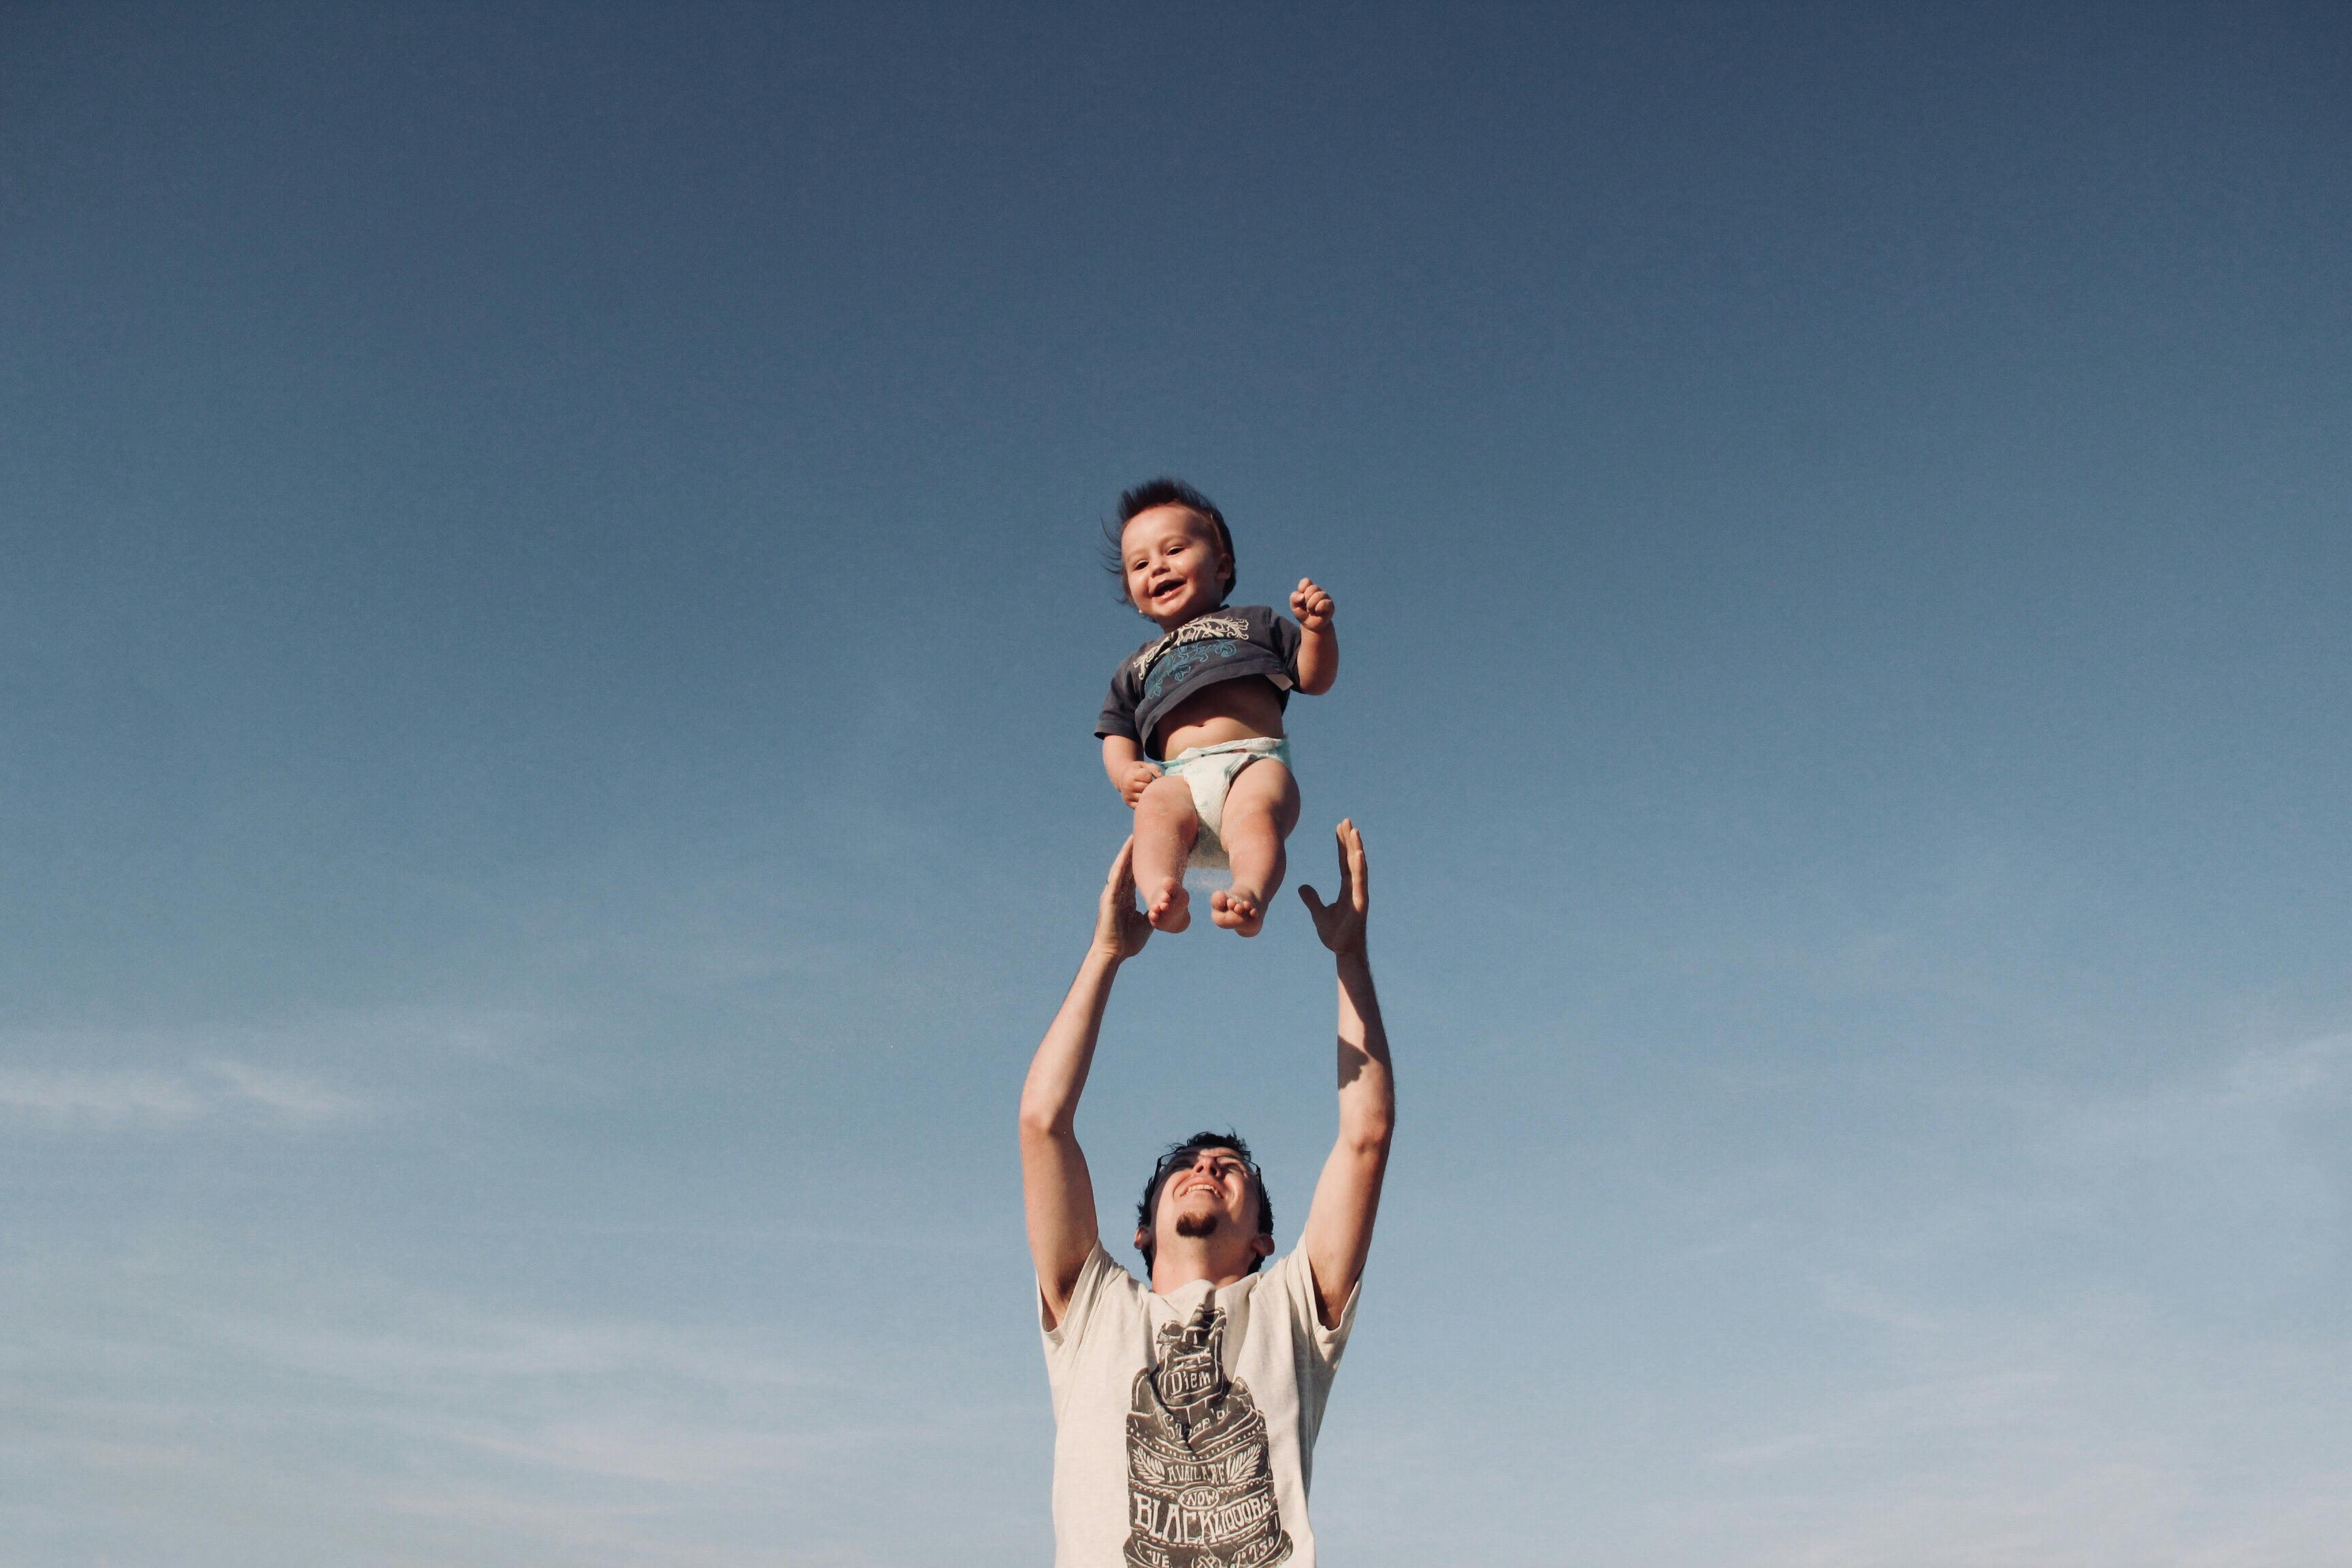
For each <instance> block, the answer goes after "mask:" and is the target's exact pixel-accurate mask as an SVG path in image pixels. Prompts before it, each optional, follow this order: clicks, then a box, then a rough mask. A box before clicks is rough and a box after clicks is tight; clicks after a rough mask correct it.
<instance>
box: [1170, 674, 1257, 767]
mask: <svg viewBox="0 0 2352 1568" xmlns="http://www.w3.org/2000/svg"><path fill="white" fill-rule="evenodd" d="M1155 733H1156V734H1157V735H1158V736H1159V740H1160V755H1161V756H1162V757H1172V756H1174V755H1175V754H1176V753H1177V752H1183V751H1190V750H1191V749H1192V747H1194V746H1222V745H1223V744H1224V743H1225V742H1228V741H1248V740H1255V739H1256V738H1258V737H1260V736H1264V737H1266V738H1268V739H1279V738H1280V737H1281V735H1282V693H1280V692H1279V691H1276V689H1274V682H1272V681H1270V680H1268V679H1265V677H1264V676H1262V675H1244V676H1241V677H1239V678H1238V679H1233V680H1220V681H1218V682H1217V683H1216V684H1215V685H1213V686H1204V687H1202V689H1200V690H1198V691H1195V692H1194V693H1192V696H1190V697H1187V698H1186V699H1184V700H1183V701H1181V702H1179V703H1178V704H1176V706H1175V707H1173V708H1171V709H1170V710H1168V711H1167V712H1166V713H1164V714H1162V715H1160V725H1159V728H1158V730H1157V731H1155Z"/></svg>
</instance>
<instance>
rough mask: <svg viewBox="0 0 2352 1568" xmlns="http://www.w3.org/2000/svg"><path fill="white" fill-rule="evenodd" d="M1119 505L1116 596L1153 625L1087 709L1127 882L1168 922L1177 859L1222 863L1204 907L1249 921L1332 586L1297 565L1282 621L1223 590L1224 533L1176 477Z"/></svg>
mask: <svg viewBox="0 0 2352 1568" xmlns="http://www.w3.org/2000/svg"><path fill="white" fill-rule="evenodd" d="M1118 516H1119V539H1118V544H1119V556H1118V564H1119V575H1120V580H1121V581H1122V582H1123V583H1124V584H1125V585H1126V590H1127V599H1128V603H1129V604H1131V605H1134V606H1135V607H1136V609H1137V610H1138V611H1139V612H1140V613H1141V614H1142V615H1143V616H1144V618H1146V619H1147V620H1150V621H1152V622H1154V623H1156V624H1157V625H1158V626H1159V627H1160V636H1159V637H1154V638H1153V639H1151V640H1150V642H1147V643H1145V644H1144V645H1143V646H1142V647H1140V648H1138V649H1137V650H1136V651H1135V653H1134V654H1133V655H1132V656H1131V657H1130V658H1128V659H1127V660H1126V662H1124V663H1123V664H1121V665H1120V666H1119V667H1118V674H1117V675H1115V676H1113V677H1112V678H1111V683H1110V700H1108V702H1106V703H1104V704H1103V710H1102V717H1101V718H1100V719H1099V720H1097V721H1096V723H1095V733H1096V734H1097V735H1099V736H1101V737H1102V744H1103V771H1104V772H1106V773H1108V774H1110V782H1111V784H1112V786H1113V787H1114V788H1116V789H1117V790H1118V793H1119V795H1121V796H1122V797H1123V798H1124V799H1125V800H1126V801H1127V804H1128V805H1130V806H1132V807H1133V808H1134V809H1135V885H1136V888H1137V889H1138V890H1139V892H1140V893H1141V894H1142V896H1143V901H1144V911H1145V913H1146V914H1148V915H1149V916H1150V919H1151V923H1152V924H1153V925H1154V926H1156V927H1158V928H1159V929H1160V930H1161V931H1182V930H1183V929H1184V928H1185V927H1186V926H1188V925H1190V924H1192V900H1191V897H1190V895H1188V894H1187V893H1186V892H1185V890H1184V868H1185V866H1186V865H1187V863H1190V864H1192V865H1195V866H1202V867H1209V868H1215V867H1222V866H1228V865H1229V866H1231V868H1232V869H1233V876H1234V882H1233V886H1232V887H1231V888H1229V889H1220V890H1218V891H1217V892H1215V893H1213V894H1212V895H1211V897H1210V900H1209V918H1210V919H1211V920H1213V921H1216V923H1217V924H1219V925H1221V926H1224V927H1227V928H1228V929H1230V930H1233V931H1239V932H1241V933H1242V935H1244V936H1255V935H1256V934H1257V933H1258V928H1259V927H1260V926H1262V925H1264V924H1265V910H1266V903H1267V900H1270V899H1272V898H1273V897H1274V894H1275V891H1276V889H1278V888H1280V887H1281V886H1282V873H1283V868H1284V857H1283V848H1282V846H1283V840H1285V839H1286V838H1288V837H1290V830H1291V828H1292V827H1294V826H1297V822H1298V785H1297V782H1296V781H1295V780H1293V779H1292V777H1291V774H1290V742H1288V741H1287V740H1286V739H1285V738H1284V736H1283V730H1282V710H1283V709H1284V708H1285V707H1286V706H1287V705H1288V703H1289V701H1290V693H1291V692H1292V690H1293V689H1297V690H1299V691H1304V692H1306V693H1307V695H1308V696H1310V697H1313V696H1320V695H1321V694H1322V693H1324V692H1326V691H1328V690H1330V689H1331V683H1332V681H1333V680H1335V679H1338V678H1339V636H1338V634H1337V633H1335V632H1333V631H1332V629H1331V610H1332V605H1331V595H1328V594H1327V593H1325V592H1324V591H1323V590H1322V589H1320V588H1318V587H1317V586H1316V585H1315V584H1313V583H1312V582H1310V581H1308V580H1307V579H1306V578H1301V579H1299V583H1298V586H1297V589H1295V590H1294V591H1293V592H1292V594H1291V595H1290V609H1291V613H1292V614H1293V615H1296V616H1297V617H1298V619H1297V623H1296V624H1294V623H1292V622H1291V621H1289V620H1286V619H1285V618H1284V617H1283V616H1278V615H1276V613H1275V612H1274V610H1273V609H1272V608H1271V607H1270V606H1267V605H1241V606H1238V607H1235V606H1233V605H1227V604H1226V603H1225V595H1228V594H1230V593H1232V592H1233V587H1234V536H1233V533H1232V531H1230V530H1228V529H1227V528H1226V527H1225V519H1224V514H1223V513H1222V512H1220V511H1219V510H1217V509H1216V507H1215V506H1214V505H1213V504H1211V502H1210V500H1209V498H1208V497H1206V496H1204V495H1202V493H1201V492H1200V491H1198V490H1196V489H1193V488H1192V486H1190V485H1188V484H1185V483H1184V482H1182V481H1181V480H1180V479H1153V480H1151V481H1150V483H1148V484H1142V485H1138V486H1137V487H1136V488H1135V489H1131V490H1129V491H1128V492H1127V493H1126V494H1125V495H1123V496H1121V497H1119V502H1118Z"/></svg>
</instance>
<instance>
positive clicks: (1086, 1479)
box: [1039, 1244, 1356, 1568]
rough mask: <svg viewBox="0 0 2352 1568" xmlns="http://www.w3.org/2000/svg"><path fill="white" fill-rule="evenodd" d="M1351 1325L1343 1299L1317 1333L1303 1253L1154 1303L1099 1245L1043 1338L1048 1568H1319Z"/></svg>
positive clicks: (1198, 1283)
mask: <svg viewBox="0 0 2352 1568" xmlns="http://www.w3.org/2000/svg"><path fill="white" fill-rule="evenodd" d="M1355 1319H1356V1300H1355V1297H1354V1296H1353V1295H1352V1294H1351V1295H1350V1296H1349V1299H1348V1306H1347V1310H1345V1311H1343V1312H1341V1313H1340V1314H1339V1327H1338V1328H1336V1329H1326V1328H1324V1327H1323V1326H1322V1322H1321V1320H1320V1318H1319V1317H1318V1314H1317V1311H1316V1307H1315V1277H1314V1273H1313V1271H1312V1270H1311V1269H1309V1268H1307V1255H1306V1253H1304V1252H1303V1251H1298V1250H1296V1249H1294V1250H1293V1251H1292V1252H1291V1253H1290V1255H1289V1256H1288V1257H1286V1258H1283V1259H1282V1260H1281V1261H1280V1262H1279V1263H1276V1264H1274V1265H1272V1266H1271V1267H1269V1268H1265V1269H1262V1270H1260V1271H1259V1272H1258V1273H1255V1274H1253V1275H1250V1276H1249V1277H1247V1278H1246V1279H1239V1280H1236V1281H1235V1282H1234V1283H1233V1284H1231V1285H1227V1286H1224V1287H1223V1289H1219V1288H1217V1287H1215V1286H1213V1285H1211V1284H1210V1283H1209V1282H1208V1281H1207V1280H1205V1279H1198V1280H1194V1281H1193V1282H1192V1284H1190V1285H1186V1286H1184V1287H1182V1288H1181V1289H1177V1290H1175V1291H1172V1292H1171V1293H1170V1294H1168V1295H1166V1296H1155V1295H1153V1294H1152V1293H1151V1290H1150V1288H1149V1287H1148V1286H1146V1285H1144V1284H1143V1283H1142V1282H1141V1281H1140V1280H1139V1279H1136V1278H1135V1276H1133V1275H1132V1274H1129V1272H1128V1271H1127V1270H1126V1269H1124V1268H1120V1267H1119V1266H1118V1264H1116V1263H1114V1262H1112V1261H1111V1259H1110V1255H1109V1254H1108V1253H1107V1252H1105V1251H1104V1250H1103V1249H1102V1247H1101V1246H1100V1245H1099V1244H1097V1246H1096V1247H1095V1249H1094V1251H1093V1252H1092V1253H1091V1254H1089V1255H1088V1256H1087V1261H1086V1263H1085V1265H1084V1266H1083V1267H1082V1268H1079V1270H1078V1281H1077V1285H1076V1289H1073V1290H1072V1291H1071V1293H1070V1305H1069V1310H1067V1311H1066V1312H1064V1313H1063V1314H1062V1321H1061V1323H1060V1324H1059V1326H1057V1327H1055V1328H1051V1329H1045V1373H1046V1376H1047V1378H1048V1380H1049V1381H1050V1382H1051V1383H1052V1384H1053V1390H1054V1422H1055V1432H1054V1563H1055V1568H1271V1565H1272V1564H1274V1563H1286V1564H1289V1565H1290V1568H1315V1531H1314V1529H1313V1527H1311V1526H1310V1525H1309V1524H1308V1523H1307V1487H1308V1485H1309V1483H1310V1482H1311V1481H1312V1479H1313V1477H1314V1459H1315V1434H1316V1432H1317V1430H1318V1428H1320V1427H1321V1426H1322V1424H1323V1403H1324V1401H1325V1399H1327V1398H1328V1396H1329V1394H1330V1392H1331V1373H1332V1372H1333V1371H1334V1369H1336V1368H1337V1367H1338V1366H1339V1352H1340V1351H1341V1350H1343V1349H1344V1348H1345V1347H1346V1345H1347V1343H1348V1331H1349V1327H1350V1326H1351V1325H1352V1324H1353V1323H1354V1322H1355ZM1039 1326H1040V1327H1041V1328H1042V1327H1043V1317H1042V1313H1041V1316H1040V1325H1039Z"/></svg>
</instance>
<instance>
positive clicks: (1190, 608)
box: [1118, 506, 1225, 631]
mask: <svg viewBox="0 0 2352 1568" xmlns="http://www.w3.org/2000/svg"><path fill="white" fill-rule="evenodd" d="M1118 543H1119V555H1120V559H1121V562H1122V563H1123V564H1124V565H1125V567H1126V572H1127V597H1128V602H1129V604H1132V605H1134V606H1135V607H1136V608H1137V609H1139V610H1141V611H1142V612H1143V613H1144V614H1145V615H1147V616H1150V617H1151V618H1152V619H1153V620H1155V621H1157V622H1159V623H1160V629H1161V630H1162V631H1167V630H1171V629H1173V628H1174V627H1177V626H1182V625H1183V624H1184V623H1185V622H1186V621H1189V620H1191V619H1192V617H1193V616H1197V615H1199V614H1201V613H1202V611H1204V610H1213V609H1215V608H1216V607H1217V602H1218V601H1219V600H1221V599H1223V597H1224V596H1225V555H1224V552H1223V551H1222V550H1220V549H1218V548H1217V531H1216V529H1215V528H1214V527H1213V526H1212V525H1211V524H1210V522H1209V520H1208V519H1207V518H1205V517H1202V516H1200V515H1199V514H1198V513H1196V512H1192V511H1188V510H1185V509H1184V508H1182V507H1181V506H1155V507H1153V508H1151V509H1150V510H1148V511H1139V512H1137V513H1136V514H1135V515H1134V516H1133V517H1131V518H1129V519H1128V521H1127V527H1126V528H1124V529H1122V530H1121V531H1119V536H1118Z"/></svg>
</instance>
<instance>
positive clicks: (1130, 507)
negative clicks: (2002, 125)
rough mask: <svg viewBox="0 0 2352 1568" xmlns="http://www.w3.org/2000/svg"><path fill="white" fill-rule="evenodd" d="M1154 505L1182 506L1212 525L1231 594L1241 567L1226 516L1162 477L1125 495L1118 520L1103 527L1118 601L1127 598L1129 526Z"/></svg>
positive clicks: (1212, 504)
mask: <svg viewBox="0 0 2352 1568" xmlns="http://www.w3.org/2000/svg"><path fill="white" fill-rule="evenodd" d="M1155 506H1181V507H1182V508H1183V509H1184V510H1186V511H1189V512H1192V514H1193V515H1195V516H1197V517H1202V518H1206V519H1207V520H1208V522H1209V526H1210V527H1211V528H1213V529H1215V530H1216V531H1217V544H1218V546H1219V547H1220V548H1221V549H1223V551H1224V552H1225V566H1226V571H1225V592H1226V593H1228V594H1230V593H1232V592H1233V591H1234V583H1236V582H1238V581H1239V580H1240V576H1239V574H1240V571H1241V568H1240V566H1239V565H1238V564H1237V563H1236V561H1235V557H1234V531H1233V530H1232V529H1230V528H1227V527H1226V526H1225V514H1224V513H1223V512H1221V511H1219V510H1217V503H1216V502H1215V501H1213V500H1210V499H1209V498H1208V497H1207V496H1204V495H1202V493H1201V492H1200V491H1199V490H1196V489H1193V488H1192V486H1190V485H1188V484H1186V483H1185V482H1184V481H1183V480H1181V479H1171V478H1169V477H1168V476H1167V475H1166V474H1162V475H1160V477H1159V478H1158V479H1146V480H1144V481H1143V482H1142V483H1141V484H1139V485H1138V486H1136V487H1135V488H1134V489H1131V490H1129V491H1127V492H1125V493H1124V494H1122V495H1121V496H1120V497H1119V498H1118V521H1117V522H1116V523H1109V522H1107V523H1105V524H1103V541H1104V547H1103V564H1104V565H1106V566H1108V567H1109V568H1110V574H1111V575H1112V576H1114V577H1116V578H1118V596H1119V598H1120V599H1121V600H1122V601H1124V600H1125V599H1126V598H1127V552H1125V551H1124V550H1122V549H1121V548H1120V543H1121V541H1122V540H1123V538H1124V537H1125V534H1126V531H1127V525H1128V524H1129V523H1130V522H1132V521H1135V518H1136V514H1137V513H1139V512H1146V511H1150V510H1151V509H1152V508H1153V507H1155Z"/></svg>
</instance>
